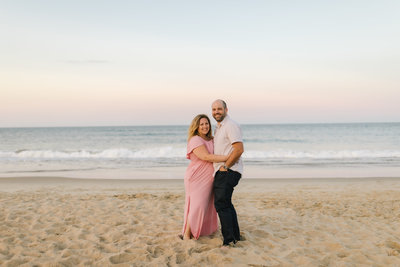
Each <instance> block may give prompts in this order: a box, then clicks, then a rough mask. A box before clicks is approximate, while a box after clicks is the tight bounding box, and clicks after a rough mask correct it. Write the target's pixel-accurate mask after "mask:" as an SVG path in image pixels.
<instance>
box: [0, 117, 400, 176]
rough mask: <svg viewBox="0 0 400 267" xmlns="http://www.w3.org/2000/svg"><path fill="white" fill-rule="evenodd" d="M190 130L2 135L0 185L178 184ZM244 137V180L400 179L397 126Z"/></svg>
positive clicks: (269, 130) (276, 127) (310, 127)
mask: <svg viewBox="0 0 400 267" xmlns="http://www.w3.org/2000/svg"><path fill="white" fill-rule="evenodd" d="M214 128H215V126H214V127H213V129H214ZM187 129H188V126H187V125H186V126H123V127H54V128H0V177H14V176H62V177H76V178H110V179H117V178H119V179H142V178H145V179H147V178H148V179H152V178H175V179H181V178H182V179H183V177H184V172H185V169H186V166H187V164H188V160H187V159H186V157H185V156H186V155H185V153H186V141H187ZM242 131H243V137H244V147H245V153H244V154H243V161H244V165H245V171H244V173H243V177H247V178H300V177H301V178H313V177H318V178H324V177H343V178H347V177H400V168H399V167H400V123H346V124H264V125H242Z"/></svg>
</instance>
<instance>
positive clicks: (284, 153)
mask: <svg viewBox="0 0 400 267" xmlns="http://www.w3.org/2000/svg"><path fill="white" fill-rule="evenodd" d="M185 155H186V150H185V147H173V146H165V147H155V148H147V149H141V150H130V149H126V148H116V149H106V150H102V151H89V150H80V151H53V150H19V151H16V152H7V151H0V158H2V159H157V158H166V159H168V158H171V159H172V158H174V159H176V158H185ZM243 158H246V159H274V158H279V159H346V158H349V159H355V158H400V151H392V150H380V151H372V150H340V151H333V150H326V151H296V150H271V151H257V150H251V151H245V152H244V154H243Z"/></svg>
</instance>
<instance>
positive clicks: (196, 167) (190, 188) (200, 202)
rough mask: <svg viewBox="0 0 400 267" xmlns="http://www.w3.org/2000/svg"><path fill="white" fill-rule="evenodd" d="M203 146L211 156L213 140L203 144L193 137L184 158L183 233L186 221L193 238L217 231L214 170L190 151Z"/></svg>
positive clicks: (200, 139) (201, 140)
mask: <svg viewBox="0 0 400 267" xmlns="http://www.w3.org/2000/svg"><path fill="white" fill-rule="evenodd" d="M201 145H205V147H206V148H207V150H208V152H209V153H210V154H213V152H214V141H213V140H209V141H206V140H204V139H203V138H201V137H200V136H193V137H192V138H191V139H190V140H189V142H188V145H187V154H186V157H187V158H188V159H190V163H189V166H188V168H187V169H186V173H185V192H186V198H185V213H184V223H183V231H182V234H183V233H184V232H185V229H186V223H187V221H188V219H189V225H190V230H191V232H192V235H193V237H194V239H198V238H199V236H201V235H210V234H212V233H214V232H215V231H216V230H217V227H218V217H217V212H216V210H215V207H214V194H213V190H212V189H213V182H214V177H213V174H214V168H213V164H212V163H211V162H208V161H204V160H201V159H199V158H198V157H197V156H196V155H195V154H194V153H193V150H194V149H195V148H197V147H199V146H201Z"/></svg>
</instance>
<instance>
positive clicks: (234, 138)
mask: <svg viewBox="0 0 400 267" xmlns="http://www.w3.org/2000/svg"><path fill="white" fill-rule="evenodd" d="M237 142H242V143H243V137H242V130H241V129H240V126H239V124H238V123H236V122H235V121H233V120H231V118H230V117H229V116H228V115H226V117H225V118H224V120H223V121H222V122H221V123H220V124H219V126H218V125H217V127H216V128H215V134H214V154H216V155H229V153H231V152H232V150H233V146H232V144H233V143H237ZM223 165H224V163H223V162H217V163H214V174H215V173H216V172H217V171H218V170H219V168H220V167H221V166H223ZM230 169H231V170H233V171H237V172H239V173H240V174H242V173H243V161H242V157H240V158H239V159H238V161H237V162H236V163H235V164H234V165H233V166H231V167H230Z"/></svg>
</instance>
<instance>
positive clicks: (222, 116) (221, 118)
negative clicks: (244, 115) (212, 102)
mask: <svg viewBox="0 0 400 267" xmlns="http://www.w3.org/2000/svg"><path fill="white" fill-rule="evenodd" d="M213 117H214V119H215V120H216V121H217V122H221V121H223V120H224V119H225V117H226V114H221V116H220V118H219V119H217V118H216V117H215V116H213Z"/></svg>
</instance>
